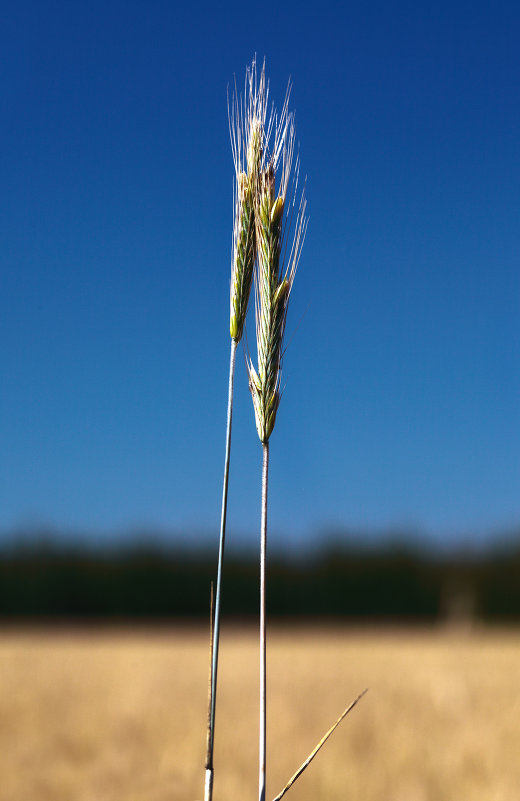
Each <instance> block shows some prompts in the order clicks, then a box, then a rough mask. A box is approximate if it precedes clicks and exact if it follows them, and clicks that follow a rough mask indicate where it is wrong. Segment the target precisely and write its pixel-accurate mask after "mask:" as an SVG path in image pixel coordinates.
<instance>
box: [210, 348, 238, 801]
mask: <svg viewBox="0 0 520 801" xmlns="http://www.w3.org/2000/svg"><path fill="white" fill-rule="evenodd" d="M237 344H238V342H237V340H236V339H231V353H230V359H229V389H228V407H227V426H226V455H225V460H224V482H223V486H222V510H221V515H220V540H219V550H218V569H217V588H216V594H215V617H214V621H213V647H212V649H211V682H210V693H209V695H210V697H209V726H208V742H207V750H206V780H205V785H204V801H212V797H213V745H214V739H215V706H216V700H217V672H218V648H219V639H220V595H221V592H220V591H221V586H222V563H223V561H224V544H225V540H226V517H227V496H228V481H229V458H230V452H231V422H232V417H233V386H234V380H235V357H236V352H237Z"/></svg>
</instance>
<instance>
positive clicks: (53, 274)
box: [0, 0, 520, 544]
mask: <svg viewBox="0 0 520 801" xmlns="http://www.w3.org/2000/svg"><path fill="white" fill-rule="evenodd" d="M244 8H245V7H244V5H243V4H242V3H240V4H239V3H228V4H223V5H221V6H219V7H218V10H216V7H215V6H214V4H208V5H206V4H204V3H199V4H190V3H184V4H182V5H181V7H180V8H175V7H174V4H172V3H171V2H128V1H127V0H126V1H125V2H124V3H123V2H119V1H117V2H115V1H114V0H104V1H103V2H102V3H101V2H96V1H94V2H90V3H81V4H80V3H76V2H68V3H66V2H58V3H57V2H49V1H47V2H45V3H39V2H32V3H27V2H23V0H21V2H18V3H16V4H14V3H10V4H7V6H4V11H3V14H2V26H1V29H0V52H1V54H2V55H1V60H2V68H1V70H0V103H1V123H0V164H1V187H2V191H1V193H0V242H1V268H0V269H1V286H0V343H1V344H0V374H1V385H0V437H1V444H0V531H2V532H3V535H4V536H5V535H6V533H7V532H9V531H11V530H12V529H13V528H17V527H20V526H27V525H39V524H46V525H50V526H56V527H58V528H60V529H63V530H71V531H72V530H74V531H81V532H84V533H90V535H97V536H108V533H109V532H122V531H127V530H129V529H131V528H133V527H138V526H151V527H154V528H158V529H161V530H165V531H174V532H177V534H178V536H182V537H185V538H190V537H195V536H196V534H195V533H196V532H198V531H201V532H207V533H209V532H214V531H215V530H216V529H217V527H218V520H219V514H220V492H221V475H222V466H223V464H222V463H223V456H224V453H223V447H224V424H225V411H226V397H227V370H228V359H229V335H228V303H229V301H228V296H229V273H230V247H231V228H232V191H233V165H232V159H231V150H230V145H229V134H228V121H227V105H226V92H227V87H228V84H232V82H233V76H234V74H235V73H236V76H237V81H238V82H239V83H240V84H242V81H243V78H244V73H245V67H246V65H247V64H249V63H250V62H251V59H252V57H253V55H254V54H255V53H257V54H258V57H259V59H260V60H261V59H263V57H264V56H265V58H266V69H267V74H268V77H269V78H270V84H271V96H272V98H273V99H274V101H275V102H276V103H277V104H278V105H279V104H281V102H282V100H283V96H284V93H285V88H286V84H287V80H288V78H289V76H291V78H292V82H293V91H292V96H291V101H292V102H291V106H292V107H293V108H295V109H296V125H297V138H298V140H299V142H300V156H301V163H302V171H303V173H304V174H306V175H307V195H308V204H309V205H308V210H309V215H310V223H309V230H308V236H307V240H306V243H305V247H304V251H303V255H302V259H301V263H300V269H299V272H298V275H297V278H296V282H295V287H294V293H293V296H292V300H291V307H290V310H289V320H288V340H289V341H290V344H289V348H288V351H287V354H286V358H285V363H284V381H285V383H286V389H285V394H284V396H283V399H282V404H281V407H280V411H279V415H278V420H277V425H276V429H275V432H274V434H273V436H272V440H271V491H270V504H271V505H270V526H271V531H272V537H273V538H276V537H277V536H280V537H281V538H285V541H286V542H291V543H292V542H294V543H295V544H297V543H303V542H305V541H307V539H308V538H310V537H312V535H313V534H314V533H316V532H318V531H319V530H320V529H321V528H322V527H324V526H329V527H332V528H334V527H340V526H347V527H350V528H354V529H372V530H378V529H386V528H388V527H399V526H406V527H407V528H410V529H417V530H418V531H420V532H422V535H421V536H425V537H433V538H439V539H440V540H442V541H449V540H450V539H451V540H453V539H458V538H461V537H463V538H471V537H475V538H476V539H482V538H486V537H489V536H492V535H493V533H496V532H498V531H501V530H502V529H506V528H508V527H513V526H518V525H519V524H520V492H519V480H520V404H519V400H520V376H519V357H520V340H519V312H520V269H519V267H520V263H519V261H520V260H519V254H520V57H519V45H518V43H519V41H520V6H519V5H518V3H514V2H511V3H502V2H493V3H491V2H486V3H478V2H457V0H455V2H449V3H448V2H441V3H436V4H434V5H432V4H426V3H422V2H416V1H415V2H390V3H388V2H377V3H365V2H363V3H362V2H357V3H350V4H346V5H343V4H340V3H337V4H336V3H327V2H325V3H322V4H319V6H317V5H316V4H315V3H312V4H311V3H309V4H302V3H300V2H299V3H294V2H289V3H280V4H278V5H276V6H275V7H272V6H270V7H269V13H267V12H266V11H265V7H263V6H261V5H260V6H259V7H257V9H258V10H256V9H255V8H254V7H253V9H249V8H248V9H247V14H244ZM248 331H249V341H250V342H251V343H252V341H253V324H252V321H250V324H249V327H248ZM237 366H238V372H237V380H236V385H237V386H236V390H237V391H236V396H235V417H234V420H235V427H234V438H233V453H232V464H231V490H230V502H229V512H228V514H229V526H230V537H231V541H232V542H235V543H238V542H242V541H244V540H245V541H249V540H250V539H252V538H255V537H256V531H257V529H258V525H259V504H260V469H261V448H260V445H259V442H258V439H257V435H256V430H255V427H254V419H253V412H252V405H251V401H250V397H249V393H248V389H247V381H246V375H245V369H244V359H243V354H242V350H240V351H239V355H238V360H237ZM233 538H234V539H233ZM241 538H242V539H241Z"/></svg>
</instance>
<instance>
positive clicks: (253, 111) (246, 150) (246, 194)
mask: <svg viewBox="0 0 520 801" xmlns="http://www.w3.org/2000/svg"><path fill="white" fill-rule="evenodd" d="M266 103H267V90H266V85H265V71H264V69H263V68H262V70H261V72H260V76H258V75H257V69H256V61H254V60H253V63H252V65H251V67H250V68H249V69H248V70H247V71H246V81H245V88H244V94H243V95H239V94H238V92H237V91H236V87H235V91H234V93H233V97H232V100H231V103H229V102H228V117H229V131H230V138H231V148H232V151H233V162H234V167H235V187H234V223H233V238H232V263H231V287H230V325H229V328H230V335H231V350H230V359H229V384H228V405H227V425H226V449H225V458H224V480H223V486H222V506H221V516H220V537H219V552H218V567H217V583H216V593H215V604H214V615H212V619H213V626H212V648H211V679H210V683H209V702H208V733H207V749H206V764H205V784H204V788H205V789H204V801H212V796H213V778H214V767H213V751H214V739H215V708H216V698H217V674H218V655H219V641H220V599H221V587H222V565H223V560H224V545H225V539H226V519H227V497H228V483H229V463H230V454H231V427H232V417H233V388H234V377H235V360H236V349H237V345H238V343H239V342H240V339H241V337H242V333H243V330H244V322H245V317H246V314H247V307H248V304H249V295H250V291H251V282H252V277H253V268H254V263H255V258H256V237H255V222H254V220H255V217H254V203H253V200H254V195H253V189H254V187H255V186H256V184H257V176H258V171H259V168H260V160H261V155H262V149H263V140H264V125H265V116H266Z"/></svg>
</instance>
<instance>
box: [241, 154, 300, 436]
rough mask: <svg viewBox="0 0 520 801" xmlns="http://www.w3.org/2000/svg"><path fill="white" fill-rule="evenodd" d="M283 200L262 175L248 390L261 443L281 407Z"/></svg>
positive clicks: (285, 283) (268, 173)
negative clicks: (253, 360)
mask: <svg viewBox="0 0 520 801" xmlns="http://www.w3.org/2000/svg"><path fill="white" fill-rule="evenodd" d="M283 210H284V198H283V197H281V196H279V197H278V198H276V199H275V176H274V170H273V168H272V166H269V167H268V168H267V170H265V171H264V172H263V174H262V175H261V177H260V181H259V189H258V197H257V232H256V236H257V250H258V304H257V305H258V308H257V350H258V373H256V371H255V370H254V368H253V367H252V366H251V367H250V389H251V394H252V397H253V406H254V410H255V420H256V428H257V431H258V436H259V437H260V440H261V442H267V441H268V439H269V437H270V435H271V433H272V431H273V428H274V424H275V421H276V412H277V411H278V406H279V403H280V390H279V387H280V366H281V360H282V345H283V334H284V329H285V318H286V313H287V303H288V301H289V295H290V291H291V283H290V281H289V280H288V279H287V278H280V275H279V272H280V252H281V242H282V218H283Z"/></svg>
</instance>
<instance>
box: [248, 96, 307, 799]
mask: <svg viewBox="0 0 520 801" xmlns="http://www.w3.org/2000/svg"><path fill="white" fill-rule="evenodd" d="M288 99H289V91H288V92H287V94H286V99H285V103H284V105H283V108H282V113H281V115H280V117H279V118H278V119H276V118H275V125H274V143H273V146H272V152H271V153H269V139H270V136H267V137H266V148H265V150H264V153H263V159H262V167H261V170H260V171H259V173H258V178H257V184H256V188H255V194H254V203H255V229H256V248H257V269H256V272H255V311H256V345H257V356H258V367H257V370H255V368H254V367H253V364H252V361H251V359H249V362H248V369H249V387H250V390H251V395H252V399H253V407H254V412H255V421H256V428H257V431H258V436H259V438H260V442H261V443H262V507H261V508H262V513H261V531H260V725H259V776H258V793H259V801H265V795H266V708H267V699H266V614H265V597H266V583H265V567H266V556H267V493H268V475H269V437H270V436H271V434H272V431H273V428H274V425H275V422H276V413H277V411H278V406H279V403H280V375H281V365H282V357H283V338H284V332H285V322H286V319H287V308H288V304H289V298H290V295H291V290H292V285H293V281H294V276H295V274H296V268H297V266H298V261H299V257H300V253H301V248H302V245H303V240H304V238H305V230H306V225H307V220H306V216H305V208H306V202H305V197H304V193H302V196H301V199H300V204H299V207H298V210H297V214H296V224H295V226H294V229H293V239H292V246H291V249H290V252H289V258H288V261H287V265H286V266H285V267H284V258H283V254H284V250H285V251H286V243H287V239H288V236H289V233H290V229H291V225H290V222H291V217H292V214H291V210H290V209H289V214H287V208H286V200H287V190H288V185H289V176H290V173H291V166H292V160H293V150H294V118H293V116H292V115H291V114H288V111H287V107H288ZM270 130H271V126H269V132H270ZM279 166H281V171H280V172H281V174H280V177H279V181H278V186H277V181H276V178H277V168H278V167H279ZM297 177H298V162H297V164H296V169H295V179H294V183H293V200H292V207H293V209H294V205H295V197H296V187H297Z"/></svg>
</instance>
